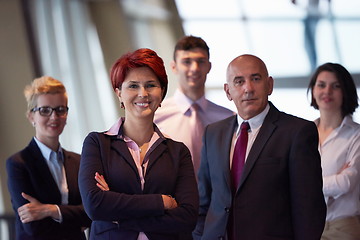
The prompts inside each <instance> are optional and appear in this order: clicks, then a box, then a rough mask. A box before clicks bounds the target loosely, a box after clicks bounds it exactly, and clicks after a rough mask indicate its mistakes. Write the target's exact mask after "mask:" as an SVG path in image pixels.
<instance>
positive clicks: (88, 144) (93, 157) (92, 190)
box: [79, 132, 199, 240]
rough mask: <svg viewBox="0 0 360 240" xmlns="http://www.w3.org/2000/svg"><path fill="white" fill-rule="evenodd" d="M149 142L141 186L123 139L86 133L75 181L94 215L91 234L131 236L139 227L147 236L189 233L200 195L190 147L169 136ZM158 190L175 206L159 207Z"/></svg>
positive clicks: (154, 239)
mask: <svg viewBox="0 0 360 240" xmlns="http://www.w3.org/2000/svg"><path fill="white" fill-rule="evenodd" d="M154 145H155V144H154ZM154 145H153V146H152V147H154V150H153V151H152V152H151V153H150V154H149V162H148V167H147V169H146V175H145V183H144V189H143V190H142V189H141V183H140V177H139V173H138V169H137V167H136V165H135V162H134V160H133V158H132V156H131V153H130V152H129V150H128V147H127V145H126V142H125V141H124V140H123V139H121V138H119V136H118V135H114V136H109V135H106V134H104V133H96V132H92V133H90V134H89V135H88V136H87V137H86V138H85V141H84V146H83V150H82V154H81V165H80V174H79V185H80V192H81V196H82V198H83V202H84V207H85V210H86V212H87V213H88V215H89V216H90V218H91V219H92V220H93V223H92V226H91V233H90V239H96V240H100V239H101V240H113V239H124V240H136V239H137V237H138V234H139V232H144V233H145V234H146V235H147V237H148V238H149V239H150V240H172V239H173V240H175V239H185V238H186V235H189V236H190V237H191V232H192V230H193V229H194V227H195V225H196V220H197V213H198V206H199V202H198V201H199V198H198V191H197V186H196V180H195V174H194V168H193V165H192V161H191V155H190V152H189V150H188V149H187V147H186V146H185V145H184V144H183V143H180V142H175V141H173V140H171V139H168V138H166V139H165V138H164V139H163V140H162V141H161V142H160V143H159V144H158V145H157V146H154ZM95 172H99V173H100V174H102V175H104V177H105V180H106V182H107V183H108V185H109V188H110V191H107V192H104V191H101V190H100V189H99V188H98V187H97V186H96V181H95V179H94V176H95ZM161 194H164V195H171V196H173V197H175V199H176V201H177V203H178V207H177V208H174V209H171V210H164V205H163V201H162V197H161ZM183 234H184V235H183Z"/></svg>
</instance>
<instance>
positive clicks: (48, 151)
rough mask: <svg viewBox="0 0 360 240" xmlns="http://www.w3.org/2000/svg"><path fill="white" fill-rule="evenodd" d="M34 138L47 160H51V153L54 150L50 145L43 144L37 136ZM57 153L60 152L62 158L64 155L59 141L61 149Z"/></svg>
mask: <svg viewBox="0 0 360 240" xmlns="http://www.w3.org/2000/svg"><path fill="white" fill-rule="evenodd" d="M34 140H35V142H36V144H37V145H38V147H39V149H40V151H41V154H42V155H43V157H44V158H45V159H46V161H50V155H51V153H52V152H54V151H53V150H51V149H50V148H49V147H48V146H46V145H45V144H43V143H42V142H40V141H39V140H38V139H37V138H36V137H34ZM57 154H60V156H61V159H63V158H62V156H63V151H62V148H61V145H60V143H59V149H58V150H57Z"/></svg>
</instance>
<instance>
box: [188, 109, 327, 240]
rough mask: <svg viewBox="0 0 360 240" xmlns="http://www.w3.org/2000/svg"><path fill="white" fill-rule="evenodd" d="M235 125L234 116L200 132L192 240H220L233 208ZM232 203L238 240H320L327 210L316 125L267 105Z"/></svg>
mask: <svg viewBox="0 0 360 240" xmlns="http://www.w3.org/2000/svg"><path fill="white" fill-rule="evenodd" d="M236 125H237V121H236V116H233V117H230V118H227V119H225V120H223V121H220V122H217V123H214V124H212V125H209V126H208V127H207V129H206V130H205V135H204V140H203V141H204V144H203V149H202V159H201V166H200V171H199V174H198V181H199V194H200V217H199V220H198V224H197V226H196V229H195V231H194V232H193V236H194V238H195V239H200V238H201V239H202V240H210V239H211V240H213V239H225V238H224V237H225V235H226V231H227V230H226V228H227V222H228V218H229V212H230V208H231V206H232V194H231V186H230V184H231V181H230V163H229V159H230V145H231V141H232V137H233V134H234V131H235V130H234V129H235V127H236ZM233 202H234V203H233V215H234V222H235V226H236V227H235V229H236V231H237V236H239V237H240V238H239V239H242V240H275V239H277V240H318V239H320V236H321V234H322V232H323V229H324V224H325V216H326V205H325V201H324V197H323V193H322V172H321V164H320V156H319V153H318V132H317V129H316V126H315V124H314V123H313V122H310V121H306V120H303V119H300V118H297V117H294V116H291V115H288V114H285V113H283V112H280V111H279V110H277V109H276V108H275V107H274V106H273V105H272V104H271V103H270V110H269V112H268V114H267V116H266V117H265V120H264V122H263V125H262V126H261V128H260V130H259V133H258V135H257V138H256V139H255V142H254V144H253V146H252V148H251V150H250V152H249V154H248V157H247V160H246V164H245V167H244V172H243V174H242V177H241V180H240V186H239V188H238V189H237V192H236V194H235V198H234V200H233Z"/></svg>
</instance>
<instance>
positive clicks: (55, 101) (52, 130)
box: [28, 93, 68, 146]
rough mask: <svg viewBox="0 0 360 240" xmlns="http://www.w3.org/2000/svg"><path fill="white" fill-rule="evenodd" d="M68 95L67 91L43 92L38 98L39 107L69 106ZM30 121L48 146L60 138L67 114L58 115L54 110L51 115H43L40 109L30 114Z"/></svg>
mask: <svg viewBox="0 0 360 240" xmlns="http://www.w3.org/2000/svg"><path fill="white" fill-rule="evenodd" d="M67 101H68V99H67V96H66V94H65V93H55V94H50V93H48V94H41V95H39V96H38V98H37V102H36V103H37V104H36V106H37V107H51V108H56V107H59V106H64V107H66V106H67ZM28 119H29V121H30V122H31V123H32V124H33V126H34V127H35V132H36V134H35V136H36V138H37V139H38V140H39V141H40V142H42V143H44V144H45V145H47V146H50V145H51V143H53V142H54V141H55V142H56V141H58V140H59V136H60V134H61V133H62V131H63V130H64V127H65V124H66V119H67V114H65V115H64V116H58V114H57V113H56V112H55V111H53V112H52V114H51V115H50V116H41V115H40V113H39V111H36V112H30V113H29V114H28Z"/></svg>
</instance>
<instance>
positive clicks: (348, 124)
mask: <svg viewBox="0 0 360 240" xmlns="http://www.w3.org/2000/svg"><path fill="white" fill-rule="evenodd" d="M314 122H315V124H316V126H319V123H320V118H317V119H315V120H314ZM344 127H350V128H356V127H357V124H356V123H355V122H354V121H353V119H352V116H351V115H346V116H345V117H344V118H343V120H342V121H341V124H340V126H339V127H337V129H341V128H344Z"/></svg>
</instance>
